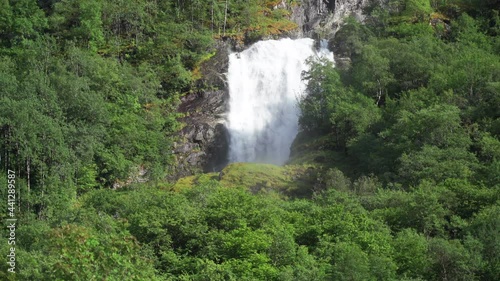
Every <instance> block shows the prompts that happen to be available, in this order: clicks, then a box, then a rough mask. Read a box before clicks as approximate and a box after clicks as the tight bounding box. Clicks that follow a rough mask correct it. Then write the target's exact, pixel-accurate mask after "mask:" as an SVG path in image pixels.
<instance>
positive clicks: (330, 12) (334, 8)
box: [289, 0, 386, 39]
mask: <svg viewBox="0 0 500 281" xmlns="http://www.w3.org/2000/svg"><path fill="white" fill-rule="evenodd" d="M381 2H386V0H302V1H301V3H300V4H299V5H294V6H290V7H289V8H290V10H291V11H292V17H291V18H292V20H293V21H294V22H295V23H297V24H298V25H299V30H298V31H297V34H295V36H297V37H311V38H314V39H318V38H320V39H331V38H332V37H333V36H334V35H335V33H336V32H337V31H338V30H339V28H340V27H341V26H342V24H343V23H344V20H345V18H346V17H348V16H353V17H354V18H356V19H357V20H359V21H361V22H363V21H364V20H365V18H366V15H365V13H364V10H365V9H366V8H368V7H370V6H371V5H374V4H377V3H381Z"/></svg>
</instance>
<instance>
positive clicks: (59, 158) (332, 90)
mask: <svg viewBox="0 0 500 281" xmlns="http://www.w3.org/2000/svg"><path fill="white" fill-rule="evenodd" d="M281 2H282V1H278V0H208V1H202V0H162V1H157V0H131V1H123V0H107V1H100V0H81V1H71V0H38V1H35V0H0V135H1V142H0V165H1V166H2V169H1V171H0V186H1V189H0V197H1V198H2V200H3V201H2V202H3V203H2V204H0V217H1V218H2V220H3V221H4V222H5V221H7V220H8V219H11V218H13V217H12V216H9V214H11V213H12V214H15V218H16V219H17V221H16V222H15V225H16V228H15V240H14V241H15V244H11V243H8V241H12V240H8V239H7V238H8V237H12V229H9V228H8V227H7V226H8V225H9V223H4V225H5V227H2V229H1V230H0V233H1V235H2V237H3V239H2V240H1V241H0V252H1V256H2V259H3V260H2V261H1V262H0V280H28V281H31V280H41V281H43V280H50V281H52V280H76V281H78V280H82V281H87V280H109V281H111V280H196V281H198V280H199V281H201V280H206V281H208V280H210V281H216V280H238V281H240V280H298V281H299V280H303V281H311V280H346V281H355V280H359V281H365V280H407V281H410V280H412V281H418V280H443V281H452V280H463V281H469V280H478V281H483V280H484V281H489V280H491V281H492V280H500V4H499V2H498V1H496V0H388V1H385V2H384V1H383V2H384V3H382V4H380V3H379V1H373V5H370V6H369V7H368V8H367V9H366V11H365V13H366V14H367V18H366V20H365V22H364V24H361V23H359V22H358V21H356V20H355V19H354V18H348V19H346V20H345V24H344V25H343V26H342V27H341V28H340V30H339V31H338V32H337V33H336V36H335V38H334V39H332V40H330V42H329V46H330V49H332V50H334V51H335V54H336V56H338V57H342V58H343V59H344V60H343V61H344V63H342V65H337V66H335V67H334V66H333V64H332V63H331V62H328V61H324V60H315V59H311V60H310V61H309V62H308V63H309V64H310V65H311V68H310V71H308V72H306V73H303V79H304V80H306V81H307V82H308V84H307V96H306V97H305V98H303V99H302V100H300V101H299V106H300V108H301V111H302V113H301V116H300V120H299V126H300V133H299V135H298V136H297V138H296V139H295V141H294V144H293V146H292V148H291V150H292V157H291V159H290V161H289V163H288V164H287V165H285V166H274V165H270V164H256V163H233V164H230V165H228V166H227V167H226V168H224V170H222V172H220V173H207V174H201V173H200V174H196V175H193V176H190V177H186V178H182V179H179V180H178V181H176V182H171V181H168V180H167V178H169V175H171V174H172V173H174V171H175V167H176V161H177V159H176V157H175V155H174V154H173V153H172V146H173V144H174V142H175V141H176V139H177V138H178V136H179V134H178V132H179V130H181V129H182V127H183V126H184V124H183V123H182V122H181V121H180V120H181V118H182V115H183V114H182V113H179V112H178V111H177V107H178V106H179V103H180V98H181V97H182V96H184V95H186V94H189V93H197V92H200V91H204V90H207V89H205V87H210V86H207V85H204V84H203V83H199V81H200V78H202V77H201V72H200V67H201V65H202V64H203V63H204V62H206V61H208V60H210V58H212V57H213V56H214V55H215V51H216V47H215V46H216V44H217V42H218V41H221V40H226V41H232V42H238V44H245V45H246V46H248V45H249V44H251V43H253V42H256V41H257V40H260V39H265V38H279V37H281V36H286V35H287V34H288V32H290V31H293V30H294V29H296V28H297V25H296V24H295V23H293V22H292V21H291V20H290V14H291V12H290V10H289V9H285V8H276V7H277V5H278V4H279V3H281ZM285 2H286V3H287V5H288V6H291V7H293V6H294V5H301V1H300V0H287V1H285ZM139 170H146V171H147V176H148V179H149V180H148V181H147V182H146V183H135V184H127V178H128V177H129V176H130V175H131V174H134V173H137V171H139ZM117 186H120V188H117ZM11 190H15V195H16V196H15V201H7V198H10V197H9V195H12V194H13V192H11ZM13 247H14V248H15V255H16V257H15V259H16V260H15V273H12V272H9V270H8V269H9V268H11V266H10V265H9V263H8V261H9V257H8V255H9V253H11V252H12V248H13Z"/></svg>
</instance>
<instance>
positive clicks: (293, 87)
mask: <svg viewBox="0 0 500 281" xmlns="http://www.w3.org/2000/svg"><path fill="white" fill-rule="evenodd" d="M321 43H322V44H321V48H320V49H319V50H316V48H315V47H314V40H312V39H309V38H303V39H296V40H292V39H281V40H266V41H259V42H257V43H255V44H254V45H252V46H251V47H250V48H248V49H247V50H245V51H243V52H240V53H232V54H230V56H229V69H228V76H227V79H228V85H229V94H230V99H229V113H228V117H227V122H228V123H227V126H228V130H229V136H230V144H229V162H259V163H271V164H277V165H282V164H284V163H285V162H286V161H287V160H288V158H289V155H290V146H291V144H292V142H293V140H294V138H295V136H296V135H297V132H298V117H299V113H300V110H299V108H298V106H297V101H298V100H299V99H300V98H301V97H302V96H303V95H304V94H305V89H306V84H305V83H304V81H302V79H301V74H302V73H303V72H304V71H307V70H308V69H309V66H308V64H307V63H306V60H307V59H308V58H309V57H326V58H327V59H329V60H331V61H333V54H332V53H331V52H329V51H328V50H327V49H326V42H321Z"/></svg>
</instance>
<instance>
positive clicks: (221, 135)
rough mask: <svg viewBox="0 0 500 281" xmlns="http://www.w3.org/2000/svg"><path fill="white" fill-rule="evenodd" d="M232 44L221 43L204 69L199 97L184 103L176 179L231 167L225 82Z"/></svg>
mask: <svg viewBox="0 0 500 281" xmlns="http://www.w3.org/2000/svg"><path fill="white" fill-rule="evenodd" d="M228 50H229V44H226V43H224V42H219V43H218V46H217V52H216V54H215V56H214V57H212V58H211V59H210V60H208V61H207V62H205V63H204V64H203V65H202V66H201V68H200V71H201V74H202V79H200V80H199V81H198V82H197V88H198V89H201V90H199V91H198V92H196V93H190V94H188V95H186V96H184V97H183V98H182V99H181V105H180V106H179V109H178V110H179V112H182V113H183V114H185V117H184V118H182V120H181V121H182V122H183V123H184V125H185V126H184V128H183V129H182V130H181V135H180V137H179V141H178V142H177V143H175V144H174V151H173V152H174V155H175V157H176V159H177V161H176V164H177V166H176V167H175V171H176V172H175V174H174V176H173V178H179V177H183V176H188V175H192V174H194V173H198V172H202V171H203V172H213V171H219V170H221V169H222V168H223V167H224V166H225V165H226V164H227V153H228V147H229V136H228V132H227V128H226V126H225V122H226V120H225V114H226V113H227V111H228V100H229V93H228V91H227V87H226V82H225V73H226V72H227V68H228V64H229V59H228V53H229V51H228Z"/></svg>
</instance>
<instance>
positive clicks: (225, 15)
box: [224, 0, 229, 36]
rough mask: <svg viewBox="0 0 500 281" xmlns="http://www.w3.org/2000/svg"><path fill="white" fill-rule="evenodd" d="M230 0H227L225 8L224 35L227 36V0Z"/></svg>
mask: <svg viewBox="0 0 500 281" xmlns="http://www.w3.org/2000/svg"><path fill="white" fill-rule="evenodd" d="M228 1H229V0H226V7H225V9H224V36H226V23H227V2H228Z"/></svg>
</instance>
